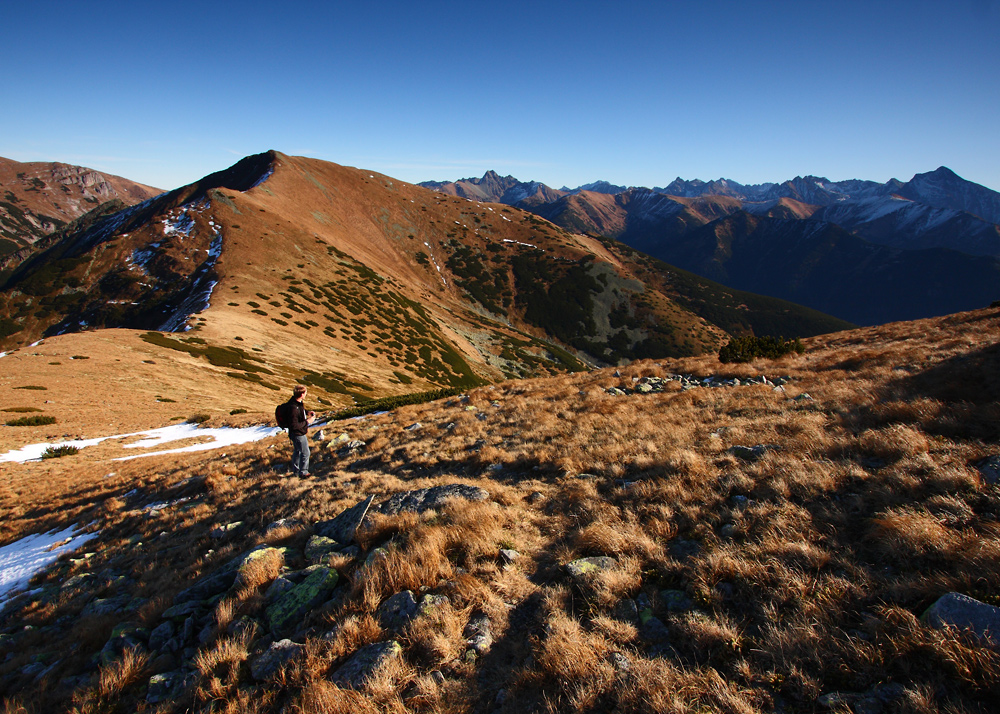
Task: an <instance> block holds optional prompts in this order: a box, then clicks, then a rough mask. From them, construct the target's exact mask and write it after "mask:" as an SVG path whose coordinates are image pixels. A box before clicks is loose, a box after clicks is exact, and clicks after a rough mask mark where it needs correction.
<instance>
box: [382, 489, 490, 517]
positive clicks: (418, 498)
mask: <svg viewBox="0 0 1000 714" xmlns="http://www.w3.org/2000/svg"><path fill="white" fill-rule="evenodd" d="M489 497H490V494H489V492H488V491H486V490H485V489H482V488H479V487H478V486H469V485H466V484H462V483H453V484H447V485H444V486H434V487H432V488H421V489H417V490H416V491H403V492H401V493H396V494H393V495H392V497H390V498H389V499H388V500H386V501H383V502H382V503H380V504H379V505H378V506H377V507H376V509H375V510H376V511H378V512H379V513H384V514H385V515H387V516H394V515H396V514H398V513H401V512H403V511H412V512H413V513H423V512H424V511H429V510H432V509H436V508H440V507H441V506H443V505H444V504H445V502H447V501H449V500H450V499H453V498H461V499H464V500H466V501H485V500H487V499H488V498H489Z"/></svg>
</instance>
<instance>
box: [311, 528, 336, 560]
mask: <svg viewBox="0 0 1000 714" xmlns="http://www.w3.org/2000/svg"><path fill="white" fill-rule="evenodd" d="M338 550H340V543H338V542H337V541H335V540H334V539H333V538H327V537H326V536H321V535H314V536H312V537H310V538H309V542H308V543H306V552H305V554H306V560H308V561H309V562H310V563H322V562H324V561H326V560H328V559H329V558H330V556H331V555H333V554H334V553H336V552H337V551H338Z"/></svg>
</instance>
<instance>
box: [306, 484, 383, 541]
mask: <svg viewBox="0 0 1000 714" xmlns="http://www.w3.org/2000/svg"><path fill="white" fill-rule="evenodd" d="M374 499H375V497H374V496H369V497H368V498H366V499H364V500H363V501H359V502H358V503H356V504H354V505H353V506H351V507H350V508H348V509H347V510H345V511H342V512H341V513H340V514H339V515H338V516H337V517H336V518H334V519H332V520H329V521H322V522H320V523H317V524H316V526H315V527H314V528H313V533H315V534H316V535H318V536H322V537H324V538H330V539H332V540H335V541H336V542H337V543H340V544H341V545H350V544H351V543H353V542H354V534H355V532H357V530H358V527H359V526H360V525H361V522H362V521H364V520H365V516H366V515H368V509H369V508H370V507H371V505H372V501H373V500H374Z"/></svg>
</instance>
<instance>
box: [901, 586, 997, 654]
mask: <svg viewBox="0 0 1000 714" xmlns="http://www.w3.org/2000/svg"><path fill="white" fill-rule="evenodd" d="M920 619H921V620H922V621H923V622H925V623H926V624H928V625H930V626H931V627H933V628H935V629H937V630H950V629H954V630H959V631H964V632H970V633H972V634H973V635H975V637H976V638H977V639H978V640H979V641H980V642H982V643H983V644H984V645H986V646H987V647H991V648H993V649H996V650H1000V607H994V606H993V605H987V604H986V603H984V602H980V601H979V600H976V599H975V598H971V597H969V596H968V595H962V594H961V593H955V592H951V593H948V594H946V595H942V596H941V597H940V598H938V600H937V602H935V603H934V604H933V605H931V606H930V607H929V608H927V610H925V611H924V614H923V615H921V616H920Z"/></svg>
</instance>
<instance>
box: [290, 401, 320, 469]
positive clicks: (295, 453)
mask: <svg viewBox="0 0 1000 714" xmlns="http://www.w3.org/2000/svg"><path fill="white" fill-rule="evenodd" d="M305 397H306V388H305V387H304V386H303V385H301V384H297V385H295V388H294V389H293V390H292V398H291V399H289V400H288V402H287V404H288V407H289V408H288V438H289V439H291V441H292V471H294V472H295V473H297V474H298V475H299V476H308V475H309V438H308V437H307V436H306V432H308V430H309V424H310V423H312V420H313V419H314V418H315V417H316V412H307V411H306V408H305V406H304V405H303V401H304V400H305Z"/></svg>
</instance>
